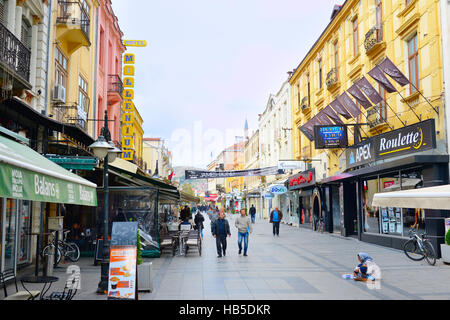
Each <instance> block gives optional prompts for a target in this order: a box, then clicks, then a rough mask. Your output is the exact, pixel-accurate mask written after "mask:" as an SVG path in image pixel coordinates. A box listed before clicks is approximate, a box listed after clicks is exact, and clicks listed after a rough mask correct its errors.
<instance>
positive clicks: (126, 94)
mask: <svg viewBox="0 0 450 320" xmlns="http://www.w3.org/2000/svg"><path fill="white" fill-rule="evenodd" d="M122 97H123V98H124V99H125V100H133V99H134V90H133V89H125V90H123V94H122Z"/></svg>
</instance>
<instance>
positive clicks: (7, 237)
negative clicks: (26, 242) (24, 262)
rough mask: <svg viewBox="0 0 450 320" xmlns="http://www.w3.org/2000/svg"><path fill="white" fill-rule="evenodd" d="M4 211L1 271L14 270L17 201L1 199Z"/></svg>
mask: <svg viewBox="0 0 450 320" xmlns="http://www.w3.org/2000/svg"><path fill="white" fill-rule="evenodd" d="M2 201H3V205H4V206H5V207H4V208H5V210H4V219H2V220H3V233H4V242H3V250H2V251H3V257H2V258H3V263H2V266H3V268H2V271H4V270H9V269H13V270H15V269H16V264H15V262H16V259H15V256H16V234H17V223H16V217H17V201H16V200H12V199H2Z"/></svg>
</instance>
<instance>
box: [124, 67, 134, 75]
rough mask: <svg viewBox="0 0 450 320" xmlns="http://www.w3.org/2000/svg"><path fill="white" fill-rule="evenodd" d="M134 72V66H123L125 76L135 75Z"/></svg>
mask: <svg viewBox="0 0 450 320" xmlns="http://www.w3.org/2000/svg"><path fill="white" fill-rule="evenodd" d="M134 72H135V68H134V66H125V67H123V75H124V76H134Z"/></svg>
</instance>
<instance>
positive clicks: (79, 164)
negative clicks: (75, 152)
mask: <svg viewBox="0 0 450 320" xmlns="http://www.w3.org/2000/svg"><path fill="white" fill-rule="evenodd" d="M46 158H47V159H48V160H50V161H52V162H54V163H56V164H59V165H60V166H61V167H63V168H64V169H67V170H86V171H92V170H94V168H95V165H96V164H97V160H96V159H95V158H94V157H74V156H57V155H47V156H46Z"/></svg>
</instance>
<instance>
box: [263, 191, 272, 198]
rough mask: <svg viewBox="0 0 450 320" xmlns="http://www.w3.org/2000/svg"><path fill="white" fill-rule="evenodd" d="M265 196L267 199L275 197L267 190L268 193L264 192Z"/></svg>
mask: <svg viewBox="0 0 450 320" xmlns="http://www.w3.org/2000/svg"><path fill="white" fill-rule="evenodd" d="M264 198H265V199H273V198H274V196H273V194H272V193H269V192H267V193H265V194H264Z"/></svg>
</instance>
